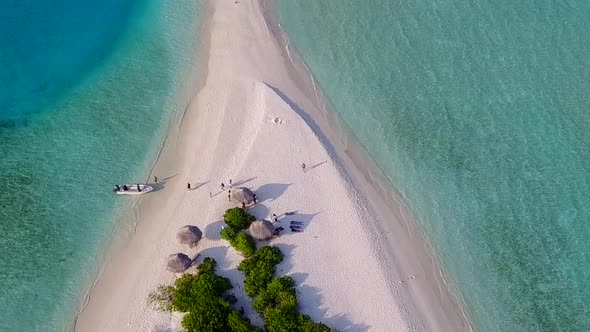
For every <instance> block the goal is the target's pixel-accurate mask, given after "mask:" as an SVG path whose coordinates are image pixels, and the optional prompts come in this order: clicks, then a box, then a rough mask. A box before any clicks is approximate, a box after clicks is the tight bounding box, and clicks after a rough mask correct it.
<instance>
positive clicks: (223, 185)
mask: <svg viewBox="0 0 590 332" xmlns="http://www.w3.org/2000/svg"><path fill="white" fill-rule="evenodd" d="M224 190H225V184H223V182H221V191H224Z"/></svg>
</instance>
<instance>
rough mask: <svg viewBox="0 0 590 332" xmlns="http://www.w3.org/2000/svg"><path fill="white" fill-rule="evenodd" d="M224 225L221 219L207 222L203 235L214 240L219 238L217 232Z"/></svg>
mask: <svg viewBox="0 0 590 332" xmlns="http://www.w3.org/2000/svg"><path fill="white" fill-rule="evenodd" d="M224 225H225V222H224V221H223V220H217V221H216V222H213V223H210V224H208V225H207V226H205V237H206V238H208V239H209V240H214V241H217V240H221V236H220V235H219V233H220V232H221V229H222V227H223V226H224Z"/></svg>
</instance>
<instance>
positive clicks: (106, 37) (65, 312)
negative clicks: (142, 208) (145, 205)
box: [0, 0, 199, 331]
mask: <svg viewBox="0 0 590 332" xmlns="http://www.w3.org/2000/svg"><path fill="white" fill-rule="evenodd" d="M198 6H199V3H198V2H194V1H188V0H187V1H185V0H182V1H175V2H174V3H167V2H165V1H159V0H149V1H134V0H125V1H114V0H104V1H89V0H88V1H73V0H58V1H32V0H19V1H12V0H5V1H0V183H1V184H2V189H1V190H0V234H2V236H0V249H1V254H0V289H1V290H0V331H63V330H67V329H69V328H70V327H71V324H72V322H73V318H74V315H75V313H76V309H77V308H78V307H79V305H80V303H81V300H82V297H83V295H84V291H85V290H86V287H87V286H88V283H89V282H90V281H91V279H92V276H93V274H94V273H96V269H97V268H98V267H97V263H98V260H99V256H100V253H101V252H102V250H103V248H104V246H105V245H106V244H107V243H108V241H109V239H110V238H111V236H112V232H113V229H114V227H115V221H116V220H117V219H116V218H117V217H119V216H121V215H122V214H123V213H124V212H123V211H122V209H124V208H128V207H129V206H131V205H132V204H133V202H134V200H133V199H131V200H130V199H121V197H115V195H113V193H112V192H111V191H110V190H111V188H112V184H113V183H118V182H124V181H125V182H127V181H129V182H135V181H138V182H139V181H145V180H146V175H147V169H148V167H149V166H150V163H151V161H152V160H153V158H154V156H155V153H156V148H157V145H158V143H160V142H161V140H162V134H163V133H164V132H165V129H166V128H167V126H168V125H169V122H170V118H171V116H172V115H173V114H174V113H175V112H176V111H178V110H183V109H184V108H185V107H186V103H185V102H186V100H185V101H183V96H182V90H183V86H182V84H184V83H186V80H185V79H186V77H185V76H186V74H187V73H188V72H189V71H190V70H191V67H190V66H191V57H192V54H193V53H194V48H195V47H196V42H195V40H194V32H195V31H194V30H195V27H196V25H195V22H197V19H198V17H197V15H198V14H197V7H198Z"/></svg>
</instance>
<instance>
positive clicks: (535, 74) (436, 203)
mask: <svg viewBox="0 0 590 332" xmlns="http://www.w3.org/2000/svg"><path fill="white" fill-rule="evenodd" d="M278 4H279V6H278V7H279V11H280V13H281V16H282V23H283V28H284V29H285V30H286V32H287V34H288V36H289V39H290V40H291V42H292V43H293V45H294V46H295V48H297V49H298V51H299V53H300V54H301V55H302V56H303V58H304V60H305V62H306V63H307V64H308V66H309V67H310V69H311V71H312V72H313V74H314V76H315V78H316V79H317V81H318V82H319V84H320V85H321V87H322V89H323V90H324V92H325V94H326V95H327V97H328V98H329V100H330V102H331V103H332V106H333V108H334V110H335V111H336V112H337V113H338V114H339V115H340V116H341V118H342V119H343V120H344V121H345V122H346V123H347V124H348V126H349V127H350V128H351V130H352V132H353V133H354V134H355V135H356V136H357V137H358V139H359V140H360V142H361V143H362V144H363V145H364V146H365V147H366V149H367V150H368V152H369V153H370V154H371V155H372V157H373V158H374V159H375V161H376V162H377V163H378V164H379V165H380V167H381V168H382V169H383V171H384V172H385V173H386V175H387V176H388V177H389V178H390V179H391V181H392V183H393V184H394V185H395V187H396V188H397V189H398V190H399V191H400V192H401V193H402V195H403V197H404V198H405V200H406V201H407V202H408V204H409V206H410V208H411V210H412V211H413V213H414V215H415V216H416V217H417V219H418V220H419V222H420V224H421V225H422V227H423V229H424V231H425V233H426V234H427V236H428V237H429V238H430V240H431V242H432V243H433V245H434V247H435V250H436V252H437V254H438V255H439V257H440V259H441V262H442V265H443V268H444V270H445V271H446V274H447V275H448V277H449V279H450V281H451V282H452V283H453V284H454V286H455V287H457V289H458V290H459V292H460V295H461V297H462V301H463V302H464V304H465V307H466V309H467V312H468V315H469V317H470V319H471V320H472V322H473V325H474V327H475V328H476V330H478V331H589V330H590V315H589V314H588V313H589V312H590V241H589V240H588V239H589V235H590V222H589V221H590V149H589V148H590V93H589V92H590V79H589V78H590V57H589V56H588V55H589V54H590V34H588V31H590V29H589V28H590V27H589V24H588V22H590V2H588V1H582V0H571V1H552V0H538V1H508V0H500V1H493V2H492V1H484V0H474V1H458V0H436V1H430V0H428V1H426V0H413V1H402V0H390V1H385V0H374V1H362V2H361V1H339V0H321V1H320V0H317V1H312V0H308V1H290V0H279V1H278Z"/></svg>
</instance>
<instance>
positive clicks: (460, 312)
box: [261, 0, 473, 331]
mask: <svg viewBox="0 0 590 332" xmlns="http://www.w3.org/2000/svg"><path fill="white" fill-rule="evenodd" d="M261 3H262V7H263V13H264V17H265V19H266V23H267V26H268V27H269V30H270V31H271V32H272V33H273V35H274V38H275V40H276V41H277V43H278V44H280V46H281V47H282V49H283V50H284V53H285V55H286V56H285V58H286V59H289V60H290V63H288V64H286V67H287V69H288V70H289V74H290V76H291V78H292V80H293V82H294V83H295V84H296V86H297V88H299V89H300V90H301V91H303V93H304V94H305V95H306V97H307V98H308V100H309V101H310V102H311V103H315V107H309V111H310V113H311V114H310V118H311V120H312V121H314V120H315V121H316V122H317V125H318V129H319V130H321V131H322V132H323V133H325V134H326V135H327V136H328V137H327V141H328V144H331V145H334V143H336V144H340V145H341V146H340V147H339V148H337V147H334V151H335V153H336V155H337V156H338V157H339V158H340V160H341V162H342V163H343V164H344V166H345V170H346V171H348V172H347V173H348V175H349V176H350V177H351V178H352V181H353V183H354V184H355V185H356V187H357V188H358V189H359V190H361V191H363V192H364V195H363V196H364V197H366V199H367V204H368V205H370V206H371V207H372V208H373V210H374V211H375V212H376V213H377V214H378V215H379V218H378V222H377V223H376V224H375V225H376V226H377V227H378V230H379V232H378V233H379V236H381V235H383V234H386V235H390V236H383V238H384V239H386V240H384V241H379V242H380V245H382V246H383V245H384V246H387V247H388V249H389V250H384V251H383V252H384V253H385V254H386V255H387V256H388V257H386V261H387V262H389V263H392V262H396V261H398V260H399V261H401V262H403V263H402V265H404V266H409V267H414V268H417V269H418V270H420V271H421V273H422V274H431V275H432V276H434V277H432V278H430V279H429V280H428V282H427V283H425V284H423V285H421V286H422V287H420V288H416V289H414V290H415V292H416V294H417V297H418V298H420V297H421V298H425V297H430V298H434V299H436V302H435V303H434V301H433V302H430V303H421V304H420V305H421V308H422V309H423V310H419V313H425V312H428V313H429V314H430V315H432V314H433V313H434V312H438V314H439V316H438V317H437V318H436V321H446V322H447V323H448V324H449V325H448V326H449V327H454V328H455V330H459V329H458V328H457V324H458V323H459V322H462V323H460V325H463V326H464V327H465V330H468V331H472V330H473V327H472V325H471V322H470V321H469V318H468V314H467V313H466V308H465V305H464V304H463V301H462V299H461V296H460V293H459V291H458V289H456V286H455V285H454V284H452V283H451V282H449V280H448V278H447V277H446V275H445V273H444V272H443V270H442V269H441V268H440V263H439V259H438V257H437V254H436V251H435V250H434V248H433V247H432V246H431V244H430V243H429V241H428V239H427V238H426V235H425V234H424V232H423V230H422V228H421V226H420V224H419V223H418V221H417V220H415V219H414V217H413V215H412V212H411V211H410V209H409V207H408V205H407V204H406V203H405V201H404V199H403V197H402V195H401V193H399V192H398V191H397V189H396V188H395V186H394V185H393V184H392V183H391V181H390V180H389V179H388V178H387V177H386V176H385V174H384V173H383V171H382V170H381V168H380V167H379V166H378V165H377V164H376V163H375V161H374V160H373V158H372V157H371V156H370V155H369V153H368V152H367V151H366V149H365V148H364V147H363V146H362V145H361V144H360V142H359V140H358V139H357V138H356V137H355V135H354V133H353V132H352V131H351V130H350V128H349V127H348V126H347V125H346V123H345V122H344V121H343V120H341V119H340V117H339V115H338V114H337V113H336V112H335V111H334V110H333V107H332V105H331V102H330V100H329V98H327V97H326V96H325V94H324V93H323V91H322V88H321V86H319V85H318V84H317V83H316V80H315V78H314V77H313V73H312V72H311V70H309V68H308V67H307V65H306V64H305V61H304V60H303V58H302V57H301V56H300V55H299V53H298V52H297V50H296V49H295V48H294V47H293V46H292V45H291V44H290V43H289V39H288V36H287V35H286V32H285V31H284V30H283V29H282V27H281V18H280V15H279V12H278V10H277V9H276V4H275V3H274V0H261ZM300 67H303V68H300ZM313 99H315V100H313ZM318 120H320V121H318ZM392 216H393V217H394V218H391V217H392ZM388 219H394V220H393V222H389V223H388V222H385V220H388ZM411 240H413V241H415V243H413V244H411V243H410V241H411ZM404 257H405V259H403V258H404ZM416 263H418V265H417V266H416ZM437 304H438V305H440V306H449V307H450V308H451V309H449V310H446V311H445V313H446V314H447V315H446V316H447V317H453V318H446V317H444V316H445V315H442V312H440V311H434V310H433V309H434V307H433V305H434V306H436V305H437ZM437 325H438V326H439V327H440V326H441V324H437ZM428 330H437V328H435V326H430V328H429V329H428ZM442 330H445V329H444V328H443V329H442Z"/></svg>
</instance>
